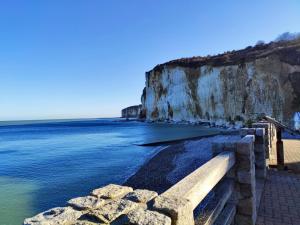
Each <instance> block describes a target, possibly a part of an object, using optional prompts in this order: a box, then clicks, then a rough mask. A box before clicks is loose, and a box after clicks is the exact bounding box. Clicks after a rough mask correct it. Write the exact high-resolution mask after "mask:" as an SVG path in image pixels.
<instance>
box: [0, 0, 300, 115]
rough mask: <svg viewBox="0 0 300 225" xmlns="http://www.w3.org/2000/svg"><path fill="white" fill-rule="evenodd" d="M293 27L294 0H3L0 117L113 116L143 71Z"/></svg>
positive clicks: (133, 96)
mask: <svg viewBox="0 0 300 225" xmlns="http://www.w3.org/2000/svg"><path fill="white" fill-rule="evenodd" d="M286 31H289V32H297V31H300V1H298V0H289V1H286V0H276V1H274V0H252V1H241V0H236V1H235V0H226V1H217V0H210V1H200V0H195V1H188V0H185V1H184V0H182V1H179V0H173V1H165V0H151V1H150V0H135V1H134V0H127V1H124V0H119V1H116V0H110V1H104V0H103V1H101V0H97V1H96V0H95V1H93V0H81V1H79V0H76V1H74V0H48V1H46V0H45V1H37V0H35V1H34V0H23V1H14V0H11V1H1V3H0V120H21V119H50V118H83V117H109V116H119V114H120V110H121V108H123V107H126V106H129V105H133V104H138V103H139V102H140V95H141V93H142V89H143V87H144V82H145V76H144V73H145V71H148V70H150V69H152V68H153V67H154V66H155V65H156V64H159V63H163V62H165V61H168V60H172V59H175V58H180V57H189V56H196V55H207V54H211V55H212V54H216V53H221V52H224V51H226V50H232V49H240V48H244V47H246V46H248V45H254V44H255V43H256V42H257V41H258V40H265V41H267V42H268V41H271V40H273V39H274V38H276V36H277V35H278V34H280V33H283V32H286Z"/></svg>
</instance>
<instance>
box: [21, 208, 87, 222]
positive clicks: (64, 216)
mask: <svg viewBox="0 0 300 225" xmlns="http://www.w3.org/2000/svg"><path fill="white" fill-rule="evenodd" d="M83 213H85V212H84V211H77V210H74V209H73V208H71V207H57V208H53V209H50V210H48V211H46V212H43V213H40V214H38V215H36V216H34V217H32V218H28V219H25V221H24V225H66V224H72V223H75V221H76V220H77V219H78V218H79V217H80V216H81V215H82V214H83Z"/></svg>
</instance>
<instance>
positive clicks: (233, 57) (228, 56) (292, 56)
mask: <svg viewBox="0 0 300 225" xmlns="http://www.w3.org/2000/svg"><path fill="white" fill-rule="evenodd" d="M299 49H300V38H298V39H295V40H292V41H279V42H270V43H268V44H257V45H255V46H248V47H246V48H244V49H241V50H233V51H227V52H224V53H222V54H218V55H214V56H209V55H208V56H204V57H202V56H195V57H189V58H181V59H175V60H171V61H169V62H166V63H163V64H159V65H157V66H155V67H154V69H153V71H161V70H162V69H163V68H164V67H165V66H171V67H176V66H180V67H200V66H204V65H208V66H226V65H241V64H243V63H245V62H249V61H253V60H255V59H258V58H263V57H267V56H269V55H271V54H277V55H278V56H279V57H280V59H281V61H284V62H287V63H289V64H291V65H300V51H299ZM149 72H151V71H149Z"/></svg>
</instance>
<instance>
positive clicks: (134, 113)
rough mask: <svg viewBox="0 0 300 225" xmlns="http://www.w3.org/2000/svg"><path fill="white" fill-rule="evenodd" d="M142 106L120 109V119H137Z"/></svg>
mask: <svg viewBox="0 0 300 225" xmlns="http://www.w3.org/2000/svg"><path fill="white" fill-rule="evenodd" d="M141 109H142V105H133V106H130V107H127V108H125V109H122V111H121V114H122V118H139V117H140V113H141Z"/></svg>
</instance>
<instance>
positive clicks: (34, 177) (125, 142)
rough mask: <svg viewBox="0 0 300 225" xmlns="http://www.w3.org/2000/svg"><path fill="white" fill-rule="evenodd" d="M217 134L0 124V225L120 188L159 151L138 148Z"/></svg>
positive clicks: (85, 124)
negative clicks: (102, 190)
mask: <svg viewBox="0 0 300 225" xmlns="http://www.w3.org/2000/svg"><path fill="white" fill-rule="evenodd" d="M217 132H218V130H214V129H208V128H206V127H203V126H199V125H198V126H195V125H182V124H181V125H179V124H177V125H176V124H163V123H161V124H159V123H146V122H138V121H126V120H123V119H119V118H110V119H77V120H43V121H10V122H0V224H1V225H20V224H22V222H23V220H24V219H25V218H27V217H31V216H34V215H35V214H37V213H39V212H41V211H45V210H47V209H49V208H53V207H58V206H65V204H66V201H67V200H69V199H71V198H74V197H79V196H84V195H88V194H89V193H90V192H91V191H92V190H93V189H95V188H99V187H101V186H103V185H106V184H109V183H115V184H122V183H123V182H124V181H126V179H128V178H129V177H130V176H131V175H133V174H134V173H135V172H136V171H137V170H138V169H139V168H140V167H141V166H142V165H143V164H144V163H145V162H146V161H147V160H149V159H150V158H151V157H153V156H154V155H155V154H156V153H157V152H159V151H160V150H161V149H162V147H161V146H142V144H148V143H153V142H161V141H170V140H176V139H182V138H192V137H198V136H203V135H209V134H215V133H217Z"/></svg>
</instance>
